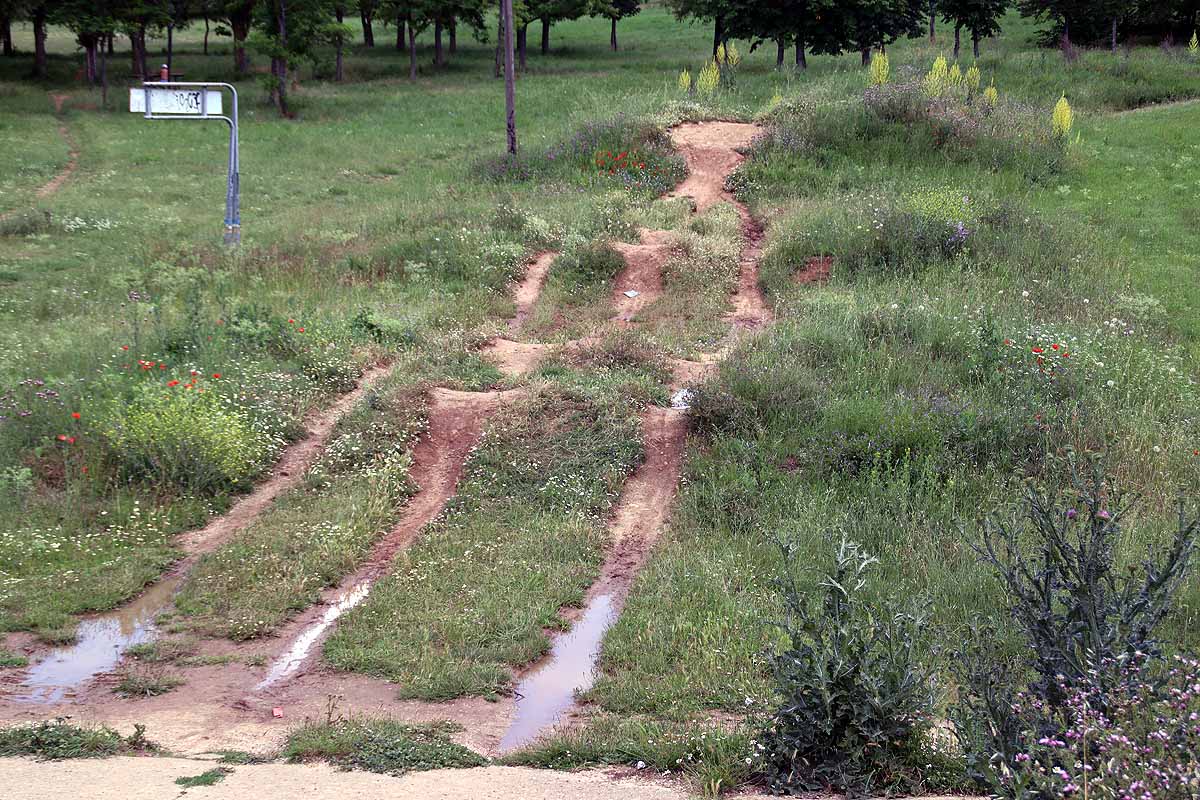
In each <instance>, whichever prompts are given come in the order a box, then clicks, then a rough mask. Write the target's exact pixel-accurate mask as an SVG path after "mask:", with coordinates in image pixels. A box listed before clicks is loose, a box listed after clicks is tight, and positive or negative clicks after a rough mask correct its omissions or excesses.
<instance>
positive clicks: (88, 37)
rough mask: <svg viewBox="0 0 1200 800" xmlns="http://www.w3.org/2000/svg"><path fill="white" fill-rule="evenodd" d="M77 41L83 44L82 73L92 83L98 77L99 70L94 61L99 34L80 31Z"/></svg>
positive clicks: (95, 81)
mask: <svg viewBox="0 0 1200 800" xmlns="http://www.w3.org/2000/svg"><path fill="white" fill-rule="evenodd" d="M78 41H79V44H80V45H82V46H83V70H84V74H85V75H86V76H87V82H88V83H90V84H93V85H94V84H96V83H97V82H98V81H99V78H100V70H99V69H98V68H97V62H96V50H97V49H98V45H99V43H100V36H99V35H98V34H95V33H81V34H80V35H79V37H78Z"/></svg>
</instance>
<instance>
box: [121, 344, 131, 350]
mask: <svg viewBox="0 0 1200 800" xmlns="http://www.w3.org/2000/svg"><path fill="white" fill-rule="evenodd" d="M121 349H122V350H128V349H129V345H127V344H123V345H121Z"/></svg>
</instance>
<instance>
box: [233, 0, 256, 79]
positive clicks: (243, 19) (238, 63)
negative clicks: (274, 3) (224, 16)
mask: <svg viewBox="0 0 1200 800" xmlns="http://www.w3.org/2000/svg"><path fill="white" fill-rule="evenodd" d="M250 19H251V17H250V9H249V8H244V9H242V10H241V11H239V12H238V13H237V14H236V15H232V14H231V15H230V17H229V27H230V29H231V30H232V31H233V71H234V72H236V73H237V74H238V76H245V75H247V74H249V72H250V62H249V61H248V60H247V59H246V37H247V36H249V35H250Z"/></svg>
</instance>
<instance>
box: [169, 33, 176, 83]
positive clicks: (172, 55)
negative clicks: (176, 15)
mask: <svg viewBox="0 0 1200 800" xmlns="http://www.w3.org/2000/svg"><path fill="white" fill-rule="evenodd" d="M174 60H175V25H174V24H171V25H168V26H167V75H168V76H170V75H171V67H172V66H174V64H173V62H174Z"/></svg>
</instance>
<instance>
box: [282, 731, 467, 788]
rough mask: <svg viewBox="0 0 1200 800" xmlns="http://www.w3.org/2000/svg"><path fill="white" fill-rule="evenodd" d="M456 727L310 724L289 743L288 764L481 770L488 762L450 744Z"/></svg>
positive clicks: (392, 770)
mask: <svg viewBox="0 0 1200 800" xmlns="http://www.w3.org/2000/svg"><path fill="white" fill-rule="evenodd" d="M460 730H461V728H460V727H459V726H457V725H454V724H452V723H448V722H443V723H433V724H430V725H409V724H405V723H401V722H397V721H395V720H390V719H384V718H373V717H352V718H351V719H344V720H333V721H325V722H309V723H306V724H305V725H304V726H302V727H301V728H300V729H299V730H296V731H294V732H293V733H292V734H291V735H290V736H289V737H288V740H287V742H286V743H285V744H284V747H283V752H282V754H281V755H282V756H283V757H284V758H286V759H287V760H288V761H292V762H303V761H317V760H320V761H329V762H332V763H334V764H337V765H338V766H341V767H345V768H348V769H361V770H367V771H369V772H382V773H386V774H389V775H403V774H404V773H406V772H418V771H422V770H429V769H450V768H455V767H479V766H483V765H484V764H487V763H488V760H487V759H486V758H484V757H483V756H481V755H479V754H478V753H476V752H474V751H472V750H469V749H467V748H466V747H463V746H462V745H459V744H456V743H454V742H453V741H451V739H450V736H451V735H452V734H454V733H458V732H459V731H460Z"/></svg>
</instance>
